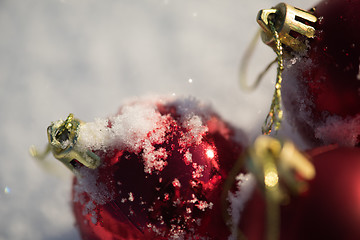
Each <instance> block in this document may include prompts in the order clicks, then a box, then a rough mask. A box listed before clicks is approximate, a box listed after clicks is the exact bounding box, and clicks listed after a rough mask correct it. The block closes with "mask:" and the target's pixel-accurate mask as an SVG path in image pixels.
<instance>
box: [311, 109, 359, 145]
mask: <svg viewBox="0 0 360 240" xmlns="http://www.w3.org/2000/svg"><path fill="white" fill-rule="evenodd" d="M359 136H360V114H358V115H356V116H355V117H348V118H346V119H343V118H341V117H339V116H331V117H328V118H327V119H326V122H325V123H324V124H322V125H321V126H319V127H317V128H316V129H315V137H317V138H319V139H322V140H323V141H324V143H325V144H331V143H337V144H340V145H343V146H355V144H356V143H357V141H358V137H359Z"/></svg>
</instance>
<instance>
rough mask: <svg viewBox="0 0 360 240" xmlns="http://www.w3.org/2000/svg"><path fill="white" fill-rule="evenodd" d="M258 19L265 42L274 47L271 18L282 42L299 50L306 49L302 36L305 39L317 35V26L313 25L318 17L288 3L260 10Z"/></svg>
mask: <svg viewBox="0 0 360 240" xmlns="http://www.w3.org/2000/svg"><path fill="white" fill-rule="evenodd" d="M256 20H257V22H258V24H259V25H260V27H261V28H262V30H263V31H262V33H261V38H262V40H263V42H264V43H265V44H267V45H269V46H271V47H273V48H274V47H275V43H274V37H273V34H272V31H271V29H270V25H269V20H270V21H273V22H274V25H275V29H276V30H277V31H278V33H279V38H280V41H281V43H282V44H285V45H286V46H289V47H290V48H292V49H293V50H295V51H297V52H300V51H303V50H305V49H306V44H305V42H304V41H301V37H304V38H303V39H306V38H314V37H315V28H314V27H313V26H312V25H313V24H314V23H315V22H316V21H317V18H316V17H315V16H314V15H312V14H311V13H310V12H307V11H305V10H302V9H299V8H296V7H293V6H290V5H288V4H286V3H280V4H278V5H276V6H275V7H273V8H271V9H263V10H260V11H259V13H258V15H257V19H256ZM299 38H300V39H299Z"/></svg>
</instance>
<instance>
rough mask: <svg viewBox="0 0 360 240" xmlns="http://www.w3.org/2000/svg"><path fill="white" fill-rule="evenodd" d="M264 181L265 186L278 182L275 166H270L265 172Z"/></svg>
mask: <svg viewBox="0 0 360 240" xmlns="http://www.w3.org/2000/svg"><path fill="white" fill-rule="evenodd" d="M264 182H265V185H266V186H267V187H270V188H271V187H275V186H276V185H277V184H278V182H279V176H278V174H277V171H276V169H275V168H270V169H268V170H267V171H266V172H265V176H264Z"/></svg>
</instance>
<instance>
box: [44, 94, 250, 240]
mask: <svg viewBox="0 0 360 240" xmlns="http://www.w3.org/2000/svg"><path fill="white" fill-rule="evenodd" d="M71 119H72V118H71ZM71 119H70V120H66V121H60V122H58V123H55V125H52V126H50V128H49V129H50V130H49V132H50V134H49V135H50V137H49V140H54V139H52V138H54V137H51V136H57V137H56V138H57V139H60V141H62V142H63V145H66V144H68V141H69V139H70V142H73V145H72V150H73V152H75V153H76V154H77V155H76V154H75V155H73V156H67V157H66V158H65V159H64V158H63V159H61V160H62V161H63V162H64V163H65V164H66V165H67V166H68V167H70V168H71V169H72V170H73V171H74V172H75V173H76V175H77V177H76V178H75V179H74V184H73V210H74V214H75V218H76V222H77V226H78V228H79V230H80V233H81V236H82V238H83V239H119V240H120V239H121V240H125V239H126V240H130V239H201V238H206V239H226V238H227V236H228V235H230V231H229V229H228V226H227V225H226V223H225V221H224V220H223V217H222V214H223V211H226V209H223V208H222V203H221V199H220V196H221V194H222V185H223V183H224V181H225V179H226V177H227V175H228V172H229V171H230V170H231V169H232V166H233V164H234V162H235V161H236V160H237V159H238V158H239V156H240V154H241V153H242V152H243V150H244V148H243V144H241V143H239V142H237V141H236V140H235V134H236V132H235V130H234V129H233V128H232V127H230V126H229V125H228V124H226V123H225V122H224V121H223V120H221V119H220V118H219V116H218V115H216V114H215V113H214V112H213V111H211V110H210V109H209V108H208V107H206V106H204V105H202V104H201V103H199V102H197V101H195V100H194V99H173V100H169V99H167V100H161V99H157V100H156V99H155V100H145V101H134V102H132V103H130V104H127V105H124V106H123V107H122V108H121V109H120V111H119V113H118V114H117V115H116V116H112V117H110V118H108V119H97V120H96V121H95V122H90V123H79V124H78V127H77V129H76V134H75V136H74V137H73V138H72V137H71V132H72V131H71V130H69V131H68V130H61V131H58V130H57V129H59V128H64V127H63V126H66V125H70V126H74V125H77V124H76V123H74V122H76V121H75V120H71ZM59 126H60V127H59ZM56 131H57V132H59V133H56ZM237 133H239V132H237ZM71 139H75V140H71ZM241 140H244V139H241ZM55 156H56V155H55ZM57 157H58V158H59V156H57Z"/></svg>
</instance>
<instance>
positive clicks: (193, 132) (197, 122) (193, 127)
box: [179, 115, 209, 145]
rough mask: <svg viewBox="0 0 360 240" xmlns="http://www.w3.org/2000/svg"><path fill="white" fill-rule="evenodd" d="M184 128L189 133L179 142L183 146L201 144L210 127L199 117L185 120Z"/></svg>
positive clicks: (195, 116)
mask: <svg viewBox="0 0 360 240" xmlns="http://www.w3.org/2000/svg"><path fill="white" fill-rule="evenodd" d="M182 126H183V127H184V128H185V129H186V130H187V132H186V133H185V134H184V136H183V137H182V138H181V139H180V140H179V142H180V144H181V145H192V144H200V143H201V140H202V137H203V135H204V134H205V133H206V132H207V131H208V130H209V129H208V127H207V126H205V125H204V122H203V120H202V119H201V118H200V117H199V116H197V115H194V116H192V117H191V118H189V119H186V120H184V121H183V123H182Z"/></svg>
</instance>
